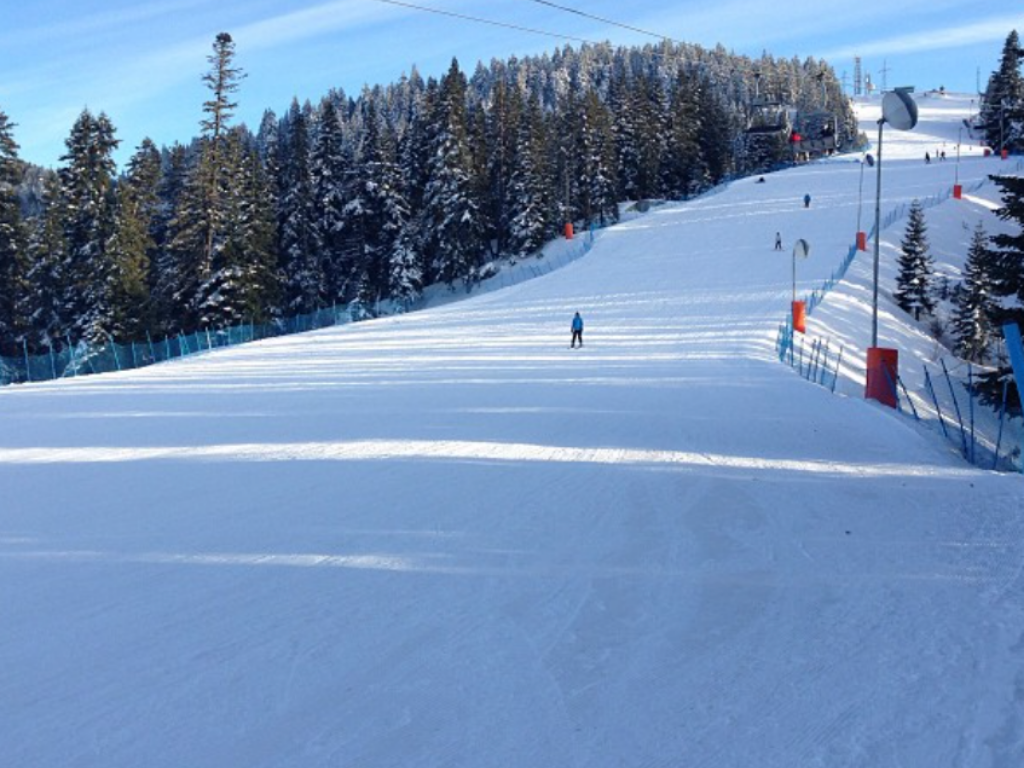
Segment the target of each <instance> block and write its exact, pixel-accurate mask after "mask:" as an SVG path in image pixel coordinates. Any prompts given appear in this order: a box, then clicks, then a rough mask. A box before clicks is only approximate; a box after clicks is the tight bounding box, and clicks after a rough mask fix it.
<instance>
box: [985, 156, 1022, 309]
mask: <svg viewBox="0 0 1024 768" xmlns="http://www.w3.org/2000/svg"><path fill="white" fill-rule="evenodd" d="M991 178H992V181H994V182H995V183H996V185H997V186H998V187H1000V188H1001V189H1002V206H1001V207H1000V208H998V209H997V210H996V212H995V213H996V216H997V217H999V218H1000V219H1002V220H1003V221H1006V222H1012V223H1013V224H1015V225H1016V227H1017V232H1015V233H1009V232H1006V233H1001V234H998V235H993V236H992V238H991V244H992V249H991V250H992V275H993V278H994V282H995V293H996V295H997V296H1002V297H1012V298H1013V299H1014V300H1015V301H1014V302H1013V303H1012V306H1004V307H1001V308H1000V309H999V310H998V313H997V314H998V317H997V320H998V322H999V324H1000V325H1002V324H1003V323H1005V322H1016V323H1018V324H1019V325H1020V326H1021V327H1022V328H1024V178H1021V177H1019V176H992V177H991Z"/></svg>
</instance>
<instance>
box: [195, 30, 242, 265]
mask: <svg viewBox="0 0 1024 768" xmlns="http://www.w3.org/2000/svg"><path fill="white" fill-rule="evenodd" d="M234 58H235V42H234V40H232V39H231V35H229V34H228V33H227V32H221V33H220V34H218V35H217V37H216V38H215V39H214V41H213V53H211V54H210V55H209V56H207V58H206V60H207V61H208V62H209V64H210V70H209V71H208V72H207V73H206V74H204V75H203V82H204V83H206V87H207V88H208V89H209V91H210V98H209V99H207V100H206V101H205V102H203V112H204V113H205V115H206V117H204V118H203V119H202V120H201V121H200V123H199V124H200V127H201V128H202V131H203V136H204V137H205V138H206V139H207V141H206V143H205V144H204V146H203V149H204V153H205V154H206V155H207V157H206V158H205V161H204V162H202V163H200V165H199V168H201V169H202V170H203V171H204V173H205V177H204V179H203V182H204V187H203V208H204V215H203V217H202V218H203V223H204V226H205V227H206V231H205V233H204V234H205V241H206V245H205V254H206V255H205V262H206V264H209V263H211V262H212V261H213V250H214V248H215V241H216V239H217V235H218V234H219V228H220V225H221V217H220V211H219V210H218V202H219V194H220V190H221V188H222V186H223V178H222V177H223V174H224V168H223V165H222V162H221V158H220V154H221V143H222V138H223V136H224V133H225V131H226V130H227V127H228V123H229V121H230V120H231V118H232V116H233V115H234V111H235V109H236V108H237V107H238V103H237V102H235V101H232V98H233V96H234V94H235V93H236V92H237V91H238V88H239V83H240V81H241V80H242V79H243V78H244V77H245V73H244V72H243V71H242V70H241V68H239V67H236V66H234Z"/></svg>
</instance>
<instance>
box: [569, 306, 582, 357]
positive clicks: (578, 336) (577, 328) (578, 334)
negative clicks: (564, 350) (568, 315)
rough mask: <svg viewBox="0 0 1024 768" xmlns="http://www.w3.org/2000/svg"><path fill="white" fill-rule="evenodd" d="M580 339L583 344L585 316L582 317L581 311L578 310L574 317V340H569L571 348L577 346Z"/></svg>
mask: <svg viewBox="0 0 1024 768" xmlns="http://www.w3.org/2000/svg"><path fill="white" fill-rule="evenodd" d="M577 341H579V343H580V346H581V347H582V346H583V318H582V317H580V313H579V312H577V313H576V314H575V315H573V318H572V341H570V342H569V349H575V348H576V342H577Z"/></svg>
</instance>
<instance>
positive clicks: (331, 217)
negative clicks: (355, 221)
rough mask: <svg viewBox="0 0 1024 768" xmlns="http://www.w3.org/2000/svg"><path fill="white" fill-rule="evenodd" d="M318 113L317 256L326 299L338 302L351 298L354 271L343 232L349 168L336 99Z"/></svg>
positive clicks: (315, 148) (315, 151)
mask: <svg viewBox="0 0 1024 768" xmlns="http://www.w3.org/2000/svg"><path fill="white" fill-rule="evenodd" d="M317 114H318V120H317V122H318V124H319V130H318V131H317V136H316V142H315V143H314V146H313V157H312V161H311V162H312V167H311V173H312V174H313V192H314V206H315V211H314V214H313V216H314V223H315V227H316V231H315V238H316V248H317V258H318V259H319V260H320V264H321V265H322V267H321V268H322V270H323V274H324V284H325V296H324V298H325V300H327V301H329V302H337V301H344V300H346V299H347V298H348V297H347V296H346V290H347V286H348V282H349V280H350V279H351V271H352V270H351V266H350V265H347V264H346V253H345V231H344V225H345V216H344V210H345V187H346V184H347V182H348V179H347V174H348V173H349V171H350V169H349V163H348V159H347V156H346V154H345V151H344V136H343V135H342V130H341V121H340V120H339V119H338V109H337V106H336V105H335V103H334V100H333V99H330V98H327V99H323V100H322V101H321V102H320V107H319V109H318V111H317Z"/></svg>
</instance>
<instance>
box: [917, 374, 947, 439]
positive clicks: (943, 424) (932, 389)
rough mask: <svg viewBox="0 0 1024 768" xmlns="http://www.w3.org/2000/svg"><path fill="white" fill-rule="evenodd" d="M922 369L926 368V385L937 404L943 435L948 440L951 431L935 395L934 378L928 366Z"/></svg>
mask: <svg viewBox="0 0 1024 768" xmlns="http://www.w3.org/2000/svg"><path fill="white" fill-rule="evenodd" d="M922 367H923V368H924V384H925V386H926V387H927V388H928V392H929V394H931V396H932V402H933V403H935V412H936V413H937V414H938V415H939V426H941V427H942V434H943V435H944V436H945V438H946V439H947V440H948V439H949V430H947V429H946V420H945V419H944V418H942V406H940V405H939V398H938V396H937V395H936V394H935V387H933V386H932V377H931V375H930V374H929V373H928V366H922Z"/></svg>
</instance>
